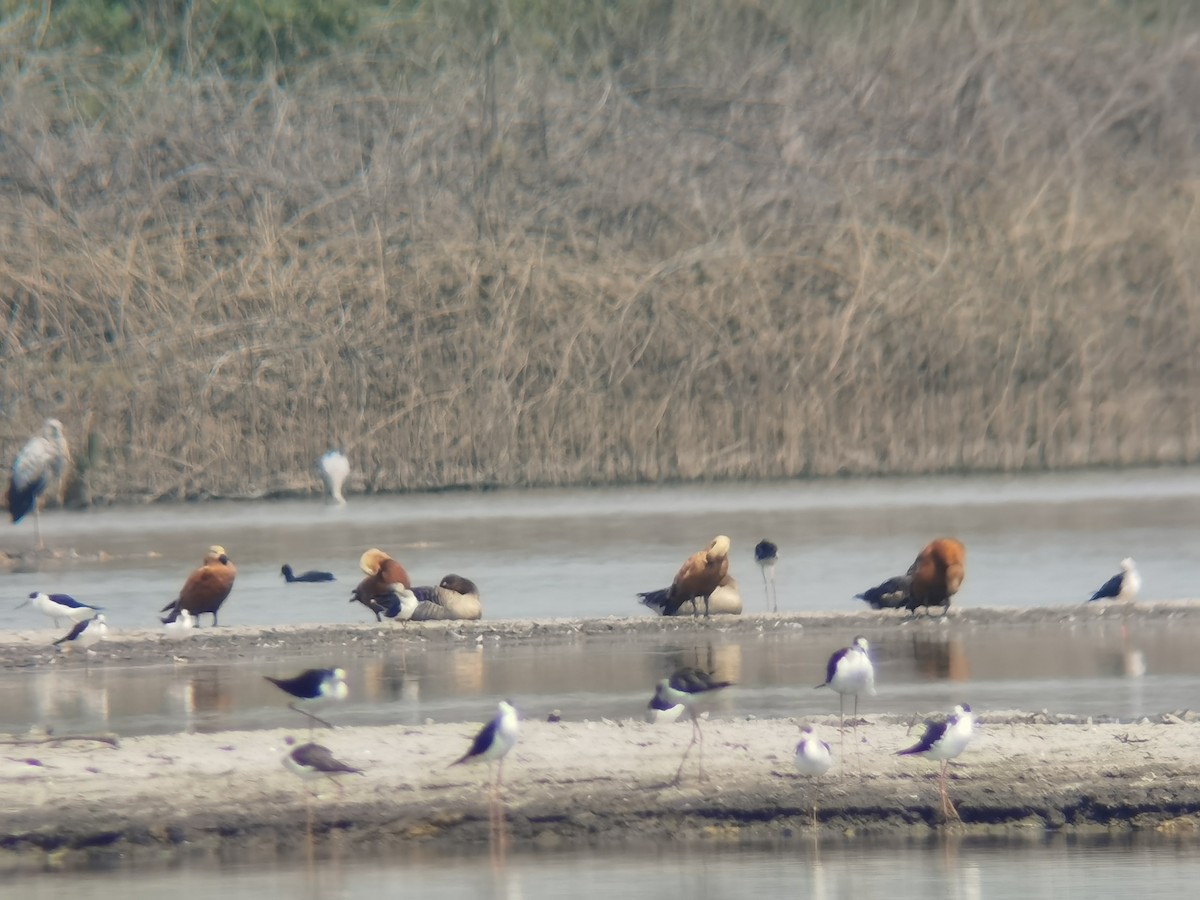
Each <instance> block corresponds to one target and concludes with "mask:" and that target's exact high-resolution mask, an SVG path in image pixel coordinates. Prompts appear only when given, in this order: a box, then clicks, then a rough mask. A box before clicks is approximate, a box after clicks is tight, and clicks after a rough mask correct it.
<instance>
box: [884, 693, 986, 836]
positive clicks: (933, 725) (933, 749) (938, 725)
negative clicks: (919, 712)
mask: <svg viewBox="0 0 1200 900" xmlns="http://www.w3.org/2000/svg"><path fill="white" fill-rule="evenodd" d="M974 730H975V721H974V716H972V714H971V707H969V706H967V704H965V703H964V704H962V706H956V707H954V712H953V713H951V714H950V716H948V717H947V718H945V719H943V720H940V721H938V720H934V719H930V720H929V721H927V722H926V723H925V733H924V734H923V735H921V739H920V740H919V741H917V742H916V743H915V744H913V745H912V746H911V747H909V748H907V749H905V750H898V751H896V752H897V755H899V756H924V757H925V758H926V759H936V760H940V761H941V763H942V768H941V772H940V773H939V775H938V792H939V793H940V794H941V798H942V814H943V815H944V816H945V817H946V818H948V819H955V820H958V821H961V819H960V818H959V815H958V810H957V809H955V808H954V804H953V803H951V802H950V796H949V795H948V794H947V793H946V768H947V766H949V765H950V760H952V759H954V758H955V757H956V756H958V755H959V754H960V753H962V752H963V751H964V750H965V749H967V744H969V743H970V742H971V735H972V734H973V733H974Z"/></svg>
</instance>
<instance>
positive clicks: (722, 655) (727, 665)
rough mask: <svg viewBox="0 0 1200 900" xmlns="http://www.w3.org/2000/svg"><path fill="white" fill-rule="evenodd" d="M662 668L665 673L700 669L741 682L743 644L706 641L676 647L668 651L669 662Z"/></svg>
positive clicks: (718, 678)
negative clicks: (684, 669)
mask: <svg viewBox="0 0 1200 900" xmlns="http://www.w3.org/2000/svg"><path fill="white" fill-rule="evenodd" d="M661 668H662V671H663V672H665V673H670V672H674V671H675V670H676V669H683V668H690V669H700V670H701V671H704V672H707V673H708V674H710V675H712V676H713V678H715V679H717V680H718V681H732V682H735V683H737V684H741V683H742V646H741V644H714V643H713V642H712V641H704V642H703V643H697V644H693V645H691V646H689V647H674V648H671V649H669V650H668V651H667V664H666V665H664V666H662V667H661ZM656 677H657V676H656Z"/></svg>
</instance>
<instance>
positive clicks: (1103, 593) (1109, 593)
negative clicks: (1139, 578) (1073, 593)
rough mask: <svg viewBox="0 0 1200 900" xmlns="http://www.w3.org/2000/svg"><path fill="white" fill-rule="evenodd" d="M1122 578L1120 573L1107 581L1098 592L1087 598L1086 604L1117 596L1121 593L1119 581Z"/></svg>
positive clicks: (1122, 575) (1123, 575) (1122, 574)
mask: <svg viewBox="0 0 1200 900" xmlns="http://www.w3.org/2000/svg"><path fill="white" fill-rule="evenodd" d="M1124 577H1125V574H1124V573H1121V574H1120V575H1114V576H1113V577H1112V578H1110V579H1108V581H1106V582H1104V584H1103V585H1101V587H1100V590H1098V591H1096V593H1094V594H1092V596H1090V597H1088V603H1091V602H1092V601H1093V600H1106V599H1108V598H1109V597H1115V596H1117V594H1119V593H1121V580H1122V579H1123V578H1124Z"/></svg>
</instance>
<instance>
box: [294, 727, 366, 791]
mask: <svg viewBox="0 0 1200 900" xmlns="http://www.w3.org/2000/svg"><path fill="white" fill-rule="evenodd" d="M287 742H288V743H289V744H290V743H293V740H292V738H290V737H289V738H288V739H287ZM283 767H284V768H285V769H287V770H288V771H289V772H291V773H292V774H294V775H296V776H297V777H299V778H300V779H301V780H302V781H312V780H314V779H317V778H328V779H329V780H330V781H332V782H333V783H334V784H336V785H337V789H338V793H341V792H342V790H343V788H342V785H341V782H339V781H338V780H337V777H338V776H339V775H362V774H363V770H362V769H356V768H355V767H354V766H351V765H347V764H346V763H344V762H342V761H341V760H340V759H336V758H335V757H334V755H333V753H332V752H331V751H330V749H329V748H328V747H324V746H322V745H321V744H314V743H311V742H310V743H307V744H300V745H299V746H298V747H295V748H294V749H292V750H291V751H290V752H289V753H288V754H287V755H286V756H284V757H283ZM313 793H316V792H315V791H314V792H313Z"/></svg>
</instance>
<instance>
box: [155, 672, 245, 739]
mask: <svg viewBox="0 0 1200 900" xmlns="http://www.w3.org/2000/svg"><path fill="white" fill-rule="evenodd" d="M166 698H167V711H168V712H169V713H170V714H171V715H172V716H173V717H179V718H181V719H182V720H183V727H184V729H185V730H186V731H201V732H207V731H219V730H221V729H222V728H227V727H229V722H228V717H229V715H230V713H232V712H233V708H234V703H233V690H232V688H231V686H230V685H229V684H228V683H227V682H226V677H225V675H224V674H223V672H222V669H221V667H220V666H197V667H195V668H190V669H187V670H181V671H179V672H178V673H177V676H176V678H175V680H174V681H172V682H171V684H170V685H169V686H168V687H167V691H166Z"/></svg>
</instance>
